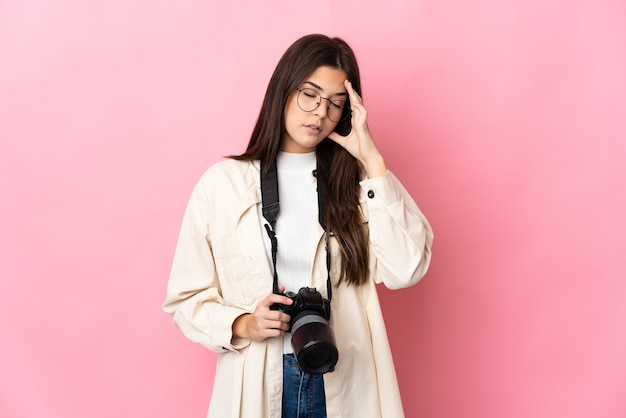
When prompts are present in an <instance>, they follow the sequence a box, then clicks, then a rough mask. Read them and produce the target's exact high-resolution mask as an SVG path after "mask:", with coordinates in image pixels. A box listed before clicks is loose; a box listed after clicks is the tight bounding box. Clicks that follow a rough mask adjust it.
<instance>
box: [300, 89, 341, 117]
mask: <svg viewBox="0 0 626 418" xmlns="http://www.w3.org/2000/svg"><path fill="white" fill-rule="evenodd" d="M296 90H297V91H298V96H297V97H296V103H297V104H298V107H299V108H300V110H302V111H303V112H313V111H314V110H315V109H317V108H318V107H320V105H321V104H322V99H324V100H326V101H327V102H328V106H327V107H326V115H327V116H328V119H330V120H331V121H332V122H335V123H340V122H343V121H344V120H346V119H347V118H348V117H349V116H350V114H351V112H349V111H347V109H349V107H350V106H349V105H350V103H349V101H348V100H346V101H345V102H344V107H343V108H342V109H341V116H339V120H333V118H331V117H330V113H331V112H330V105H331V104H333V105H335V102H334V101H332V100H331V99H329V98H328V97H322V95H321V94H319V93H318V92H317V91H316V90H314V89H311V88H308V87H303V88H296ZM305 90H306V91H307V92H309V91H310V92H311V93H313V94H315V96H317V97H318V98H319V100H318V101H317V104H316V105H315V107H314V108H313V109H309V110H307V109H304V108H303V107H302V105H301V104H300V95H301V94H302V93H303V92H304V91H305ZM305 94H306V93H305ZM335 106H336V105H335Z"/></svg>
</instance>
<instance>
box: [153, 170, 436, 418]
mask: <svg viewBox="0 0 626 418" xmlns="http://www.w3.org/2000/svg"><path fill="white" fill-rule="evenodd" d="M361 188H362V191H361V209H362V212H363V215H364V217H365V219H366V220H368V225H369V236H370V241H371V242H370V274H371V278H372V280H371V281H369V282H367V283H366V284H364V285H361V286H358V287H356V286H347V285H345V284H342V285H340V286H336V284H335V283H334V288H333V295H332V305H331V311H332V315H331V320H330V322H329V323H330V326H331V327H332V329H333V331H334V334H335V339H336V343H337V349H338V351H339V362H338V363H337V366H336V368H335V370H334V371H333V372H330V373H326V374H325V375H324V385H325V391H326V408H327V413H328V417H329V418H356V417H358V418H367V417H372V418H379V417H383V418H400V417H403V416H404V412H403V409H402V403H401V400H400V393H399V390H398V384H397V380H396V374H395V369H394V365H393V359H392V357H391V351H390V348H389V342H388V340H387V334H386V331H385V325H384V322H383V315H382V312H381V309H380V304H379V301H378V296H377V293H376V286H375V284H376V283H384V285H385V286H387V287H388V288H390V289H399V288H404V287H408V286H411V285H413V284H415V283H417V281H419V280H420V279H421V278H422V276H423V275H424V274H425V272H426V270H427V268H428V265H429V262H430V257H431V242H432V239H433V234H432V230H431V228H430V226H429V224H428V222H427V221H426V219H425V218H424V216H423V215H422V213H421V212H420V210H419V209H418V207H417V206H416V204H415V202H414V201H413V199H412V198H411V197H410V196H409V194H408V193H407V191H406V190H405V189H404V187H403V186H402V185H401V184H400V182H399V181H398V180H397V179H396V177H395V176H394V175H393V174H392V173H391V172H387V174H386V175H385V176H383V177H380V178H375V179H365V180H363V181H362V182H361ZM260 203H261V192H260V181H259V164H258V161H257V162H254V163H251V162H241V161H234V160H226V161H222V162H219V163H217V164H215V165H213V166H212V167H211V168H210V169H209V170H208V171H207V172H206V173H205V174H204V175H203V176H202V178H201V179H200V181H199V182H198V184H197V185H196V187H195V189H194V191H193V193H192V195H191V198H190V201H189V204H188V207H187V210H186V213H185V216H184V219H183V223H182V228H181V231H180V237H179V241H178V246H177V248H176V254H175V257H174V262H173V266H172V271H171V276H170V280H169V284H168V288H167V298H166V300H165V303H164V305H163V309H164V310H165V312H167V313H168V314H170V315H173V317H174V323H175V324H176V325H177V326H178V327H179V328H180V329H181V330H182V332H183V333H184V334H185V336H186V337H187V338H189V339H190V340H192V341H194V342H196V343H199V344H201V345H203V346H204V347H206V348H208V349H209V350H211V351H214V352H216V353H218V359H217V366H216V373H215V381H214V386H213V394H212V398H211V403H210V406H209V413H208V417H210V418H227V417H232V418H239V417H241V418H279V417H280V416H281V401H282V339H281V338H272V339H269V340H266V341H264V342H251V341H247V340H237V339H235V340H233V338H232V331H231V326H232V324H233V321H234V320H235V319H236V318H237V317H238V316H239V315H241V314H243V313H247V312H251V311H252V310H253V309H254V307H255V305H256V303H257V302H258V301H260V300H261V299H263V298H265V297H266V296H267V295H268V294H269V293H271V291H272V271H271V269H272V267H271V265H270V262H269V261H268V259H267V255H266V252H265V248H264V245H263V237H262V235H261V234H262V228H261V220H260V219H259V215H258V210H257V206H256V205H257V204H260ZM318 227H319V225H318ZM315 240H316V241H315V243H312V247H311V248H316V252H315V258H314V264H313V271H312V284H313V286H314V287H315V288H317V289H318V291H319V292H320V293H322V294H323V295H324V296H326V262H325V254H326V252H325V249H324V240H323V231H322V228H321V227H319V230H318V233H317V235H316V238H315ZM279 251H280V250H279ZM330 251H331V259H332V260H333V263H332V266H331V277H332V278H333V279H336V278H337V277H338V273H339V260H340V255H339V252H338V251H339V250H338V245H337V243H336V242H334V239H333V238H332V237H331V240H330Z"/></svg>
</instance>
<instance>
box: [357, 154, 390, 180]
mask: <svg viewBox="0 0 626 418" xmlns="http://www.w3.org/2000/svg"><path fill="white" fill-rule="evenodd" d="M361 164H362V165H363V168H364V169H365V173H366V175H367V178H370V179H373V178H376V177H382V176H384V175H385V174H387V166H386V165H385V160H384V159H383V156H382V155H380V154H378V155H377V156H376V157H373V158H368V160H367V161H362V162H361Z"/></svg>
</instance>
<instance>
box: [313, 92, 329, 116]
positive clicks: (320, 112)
mask: <svg viewBox="0 0 626 418" xmlns="http://www.w3.org/2000/svg"><path fill="white" fill-rule="evenodd" d="M324 100H326V102H324ZM329 106H330V100H328V99H327V98H325V97H320V104H319V105H317V108H315V111H314V113H315V114H316V115H317V116H319V117H320V118H323V117H326V116H327V115H328V107H329Z"/></svg>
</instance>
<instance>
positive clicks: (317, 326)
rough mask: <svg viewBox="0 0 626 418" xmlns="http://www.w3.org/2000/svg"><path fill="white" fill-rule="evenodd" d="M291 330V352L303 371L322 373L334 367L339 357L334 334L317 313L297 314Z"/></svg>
mask: <svg viewBox="0 0 626 418" xmlns="http://www.w3.org/2000/svg"><path fill="white" fill-rule="evenodd" d="M291 332H292V336H291V345H292V347H293V352H294V354H295V355H296V360H297V361H298V366H299V367H300V369H301V370H302V371H303V372H305V373H308V374H324V373H326V372H330V371H332V370H333V369H334V368H335V365H336V364H337V360H338V359H339V353H338V351H337V347H336V346H335V336H334V335H333V331H332V329H331V328H330V326H329V325H328V323H327V322H326V320H325V319H324V318H323V317H322V316H320V315H319V313H317V312H314V311H304V312H302V313H300V314H299V315H297V316H296V317H295V318H294V321H293V328H292V331H291Z"/></svg>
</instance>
